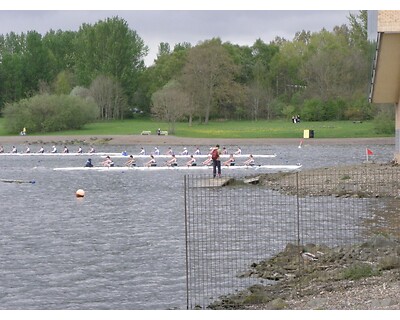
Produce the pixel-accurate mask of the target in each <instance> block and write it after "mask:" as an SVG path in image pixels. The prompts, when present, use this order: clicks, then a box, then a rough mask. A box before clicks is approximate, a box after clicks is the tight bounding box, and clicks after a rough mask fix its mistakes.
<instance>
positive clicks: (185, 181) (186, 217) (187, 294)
mask: <svg viewBox="0 0 400 320" xmlns="http://www.w3.org/2000/svg"><path fill="white" fill-rule="evenodd" d="M187 178H188V176H187V175H185V176H184V180H183V185H184V187H183V192H184V195H183V198H184V206H185V244H186V249H185V250H186V252H185V255H186V309H187V310H189V248H188V216H187V215H188V210H187Z"/></svg>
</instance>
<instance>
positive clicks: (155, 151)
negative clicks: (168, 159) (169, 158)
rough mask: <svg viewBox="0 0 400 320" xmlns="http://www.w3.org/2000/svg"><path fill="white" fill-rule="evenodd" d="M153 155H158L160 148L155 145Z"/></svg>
mask: <svg viewBox="0 0 400 320" xmlns="http://www.w3.org/2000/svg"><path fill="white" fill-rule="evenodd" d="M154 155H156V156H158V155H160V150H159V149H158V148H157V147H154Z"/></svg>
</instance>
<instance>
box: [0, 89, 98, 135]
mask: <svg viewBox="0 0 400 320" xmlns="http://www.w3.org/2000/svg"><path fill="white" fill-rule="evenodd" d="M97 114H98V108H97V106H96V104H95V103H94V102H93V101H91V100H88V99H82V98H80V97H76V96H69V95H37V96H34V97H32V98H30V99H23V100H21V101H19V102H17V103H14V104H8V105H6V107H5V108H4V111H3V115H4V118H5V119H6V120H7V121H5V129H6V131H7V132H8V133H19V132H20V131H21V129H22V128H23V127H26V128H27V129H28V132H30V133H31V132H40V133H43V132H54V131H63V130H73V129H75V130H76V129H81V128H82V127H83V126H84V125H85V124H86V123H89V122H92V121H94V120H95V119H96V118H97Z"/></svg>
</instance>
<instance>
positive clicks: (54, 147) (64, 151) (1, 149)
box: [0, 145, 96, 153]
mask: <svg viewBox="0 0 400 320" xmlns="http://www.w3.org/2000/svg"><path fill="white" fill-rule="evenodd" d="M57 152H58V150H57V147H56V146H52V148H51V150H50V151H49V153H57ZM76 152H77V153H83V150H82V148H81V147H79V148H78V150H77V151H76ZM95 152H96V150H95V149H94V148H93V147H91V148H90V150H89V151H88V153H95ZM0 153H4V147H3V146H0ZM10 153H18V149H17V147H16V146H12V149H11V151H10ZM25 153H31V148H30V147H29V145H28V146H27V147H26V149H25ZM37 153H45V151H44V148H43V147H40V149H39V150H38V151H37ZM63 153H69V149H68V147H67V146H64V149H63Z"/></svg>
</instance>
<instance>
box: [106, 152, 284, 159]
mask: <svg viewBox="0 0 400 320" xmlns="http://www.w3.org/2000/svg"><path fill="white" fill-rule="evenodd" d="M106 156H110V157H112V158H127V157H129V156H130V155H128V154H122V153H119V154H107V155H103V156H101V157H106ZM153 156H154V158H171V157H172V156H171V155H169V154H159V155H153ZM190 156H191V155H190V154H188V155H183V154H176V155H175V157H176V158H181V159H182V158H184V159H187V158H190ZM208 156H209V155H208V154H197V155H193V157H195V158H207V157H208ZM133 157H134V158H139V159H142V158H149V157H150V155H142V154H140V155H133ZM229 157H230V155H229V154H221V155H220V158H221V159H228V158H229ZM248 157H250V154H237V155H234V158H248ZM253 157H254V158H276V154H253Z"/></svg>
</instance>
